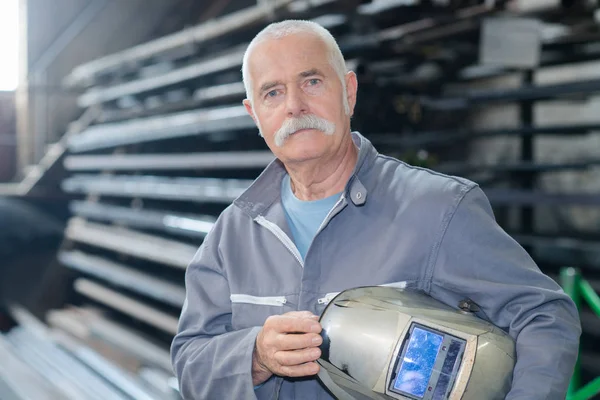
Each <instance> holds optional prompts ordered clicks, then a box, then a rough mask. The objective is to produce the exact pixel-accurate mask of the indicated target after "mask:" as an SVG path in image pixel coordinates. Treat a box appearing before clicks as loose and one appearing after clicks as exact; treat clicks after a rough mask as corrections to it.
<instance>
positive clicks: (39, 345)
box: [10, 329, 125, 400]
mask: <svg viewBox="0 0 600 400" xmlns="http://www.w3.org/2000/svg"><path fill="white" fill-rule="evenodd" d="M11 333H12V332H11ZM10 340H11V343H13V345H14V346H15V347H17V348H18V351H19V352H20V353H21V354H27V355H28V357H29V360H30V365H32V366H33V367H34V368H36V369H38V371H39V372H40V373H41V374H44V376H47V377H48V379H49V380H51V381H52V382H54V383H55V384H58V385H59V387H60V388H61V389H62V390H63V391H64V392H66V393H67V394H68V396H69V397H68V398H73V399H90V400H92V399H94V400H103V399H115V400H117V399H123V400H125V398H124V397H123V396H122V395H121V393H119V392H118V391H117V390H116V388H114V387H111V386H109V385H107V384H106V382H105V381H103V380H102V379H101V378H100V377H99V376H97V375H95V374H94V373H92V372H91V371H89V370H88V369H86V368H84V366H83V364H81V363H80V362H79V361H78V360H77V359H76V358H75V357H73V356H72V355H71V354H69V353H68V352H66V351H65V350H63V349H61V348H59V347H58V346H56V344H55V343H54V342H52V341H50V340H49V338H48V339H41V338H40V337H37V336H36V335H35V334H33V333H32V332H30V331H28V330H26V329H23V330H19V331H17V332H16V334H15V335H12V334H11V335H10Z"/></svg>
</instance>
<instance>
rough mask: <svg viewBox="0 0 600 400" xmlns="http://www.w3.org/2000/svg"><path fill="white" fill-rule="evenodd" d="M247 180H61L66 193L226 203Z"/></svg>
mask: <svg viewBox="0 0 600 400" xmlns="http://www.w3.org/2000/svg"><path fill="white" fill-rule="evenodd" d="M251 184H252V180H249V179H216V178H167V177H161V176H127V175H125V176H119V175H117V176H100V175H74V176H73V177H71V178H68V179H65V180H64V181H63V182H62V188H63V190H64V191H66V192H70V193H94V194H101V195H106V196H118V197H144V198H150V199H164V200H175V201H191V202H196V203H230V202H232V201H233V200H235V199H236V198H238V197H239V196H240V195H241V194H242V193H243V192H244V191H245V190H246V189H247V188H248V187H249V186H250V185H251Z"/></svg>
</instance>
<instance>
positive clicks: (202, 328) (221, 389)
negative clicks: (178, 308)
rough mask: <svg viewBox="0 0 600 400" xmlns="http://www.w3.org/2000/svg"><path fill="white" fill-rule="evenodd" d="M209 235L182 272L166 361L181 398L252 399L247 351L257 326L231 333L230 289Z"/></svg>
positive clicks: (251, 344)
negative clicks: (177, 316)
mask: <svg viewBox="0 0 600 400" xmlns="http://www.w3.org/2000/svg"><path fill="white" fill-rule="evenodd" d="M213 231H214V228H213ZM214 236H216V235H214V234H213V232H211V233H209V235H208V236H207V237H206V239H205V241H204V243H203V244H202V246H201V247H200V249H199V251H198V253H197V254H196V256H195V257H194V259H193V260H192V262H191V263H190V265H189V266H188V269H187V271H186V278H185V283H186V299H185V303H184V305H183V309H182V312H181V317H180V319H179V327H178V333H177V335H176V336H175V338H174V339H173V343H172V345H171V361H172V363H173V367H174V372H175V375H176V377H177V379H178V380H179V387H180V389H181V395H182V396H183V398H184V399H224V398H230V399H255V398H256V395H255V393H254V387H253V386H252V373H251V370H252V352H253V350H254V343H255V341H256V336H257V334H258V331H259V330H260V327H254V328H248V329H242V330H236V331H234V330H233V329H232V323H231V315H232V314H231V302H230V289H229V284H228V282H227V279H226V277H225V276H224V274H223V271H222V269H221V266H220V257H219V254H218V248H217V246H216V243H215V237H214Z"/></svg>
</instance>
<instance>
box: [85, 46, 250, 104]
mask: <svg viewBox="0 0 600 400" xmlns="http://www.w3.org/2000/svg"><path fill="white" fill-rule="evenodd" d="M244 47H245V46H244ZM244 52H245V48H242V47H241V46H240V48H237V49H234V50H232V51H227V52H226V53H225V54H223V55H221V56H216V57H215V56H211V57H209V58H207V59H204V60H201V61H199V62H197V63H195V64H192V65H188V66H187V67H183V68H179V69H176V70H173V71H170V72H167V73H165V74H162V75H158V76H152V77H149V78H142V79H138V80H134V81H130V82H126V83H122V84H119V85H114V86H110V87H107V88H93V89H90V90H88V91H87V92H86V93H85V94H83V95H82V96H80V97H79V98H78V99H77V103H78V105H79V106H80V107H89V106H91V105H93V104H99V103H104V102H107V101H112V100H116V99H118V98H121V97H124V96H129V95H135V94H139V93H143V92H147V91H150V90H154V89H158V88H162V87H165V86H170V85H175V84H178V83H181V82H185V81H188V80H190V79H195V78H199V77H201V76H205V75H208V74H212V73H215V72H220V71H225V70H228V69H232V68H237V67H239V66H240V65H242V58H243V56H244Z"/></svg>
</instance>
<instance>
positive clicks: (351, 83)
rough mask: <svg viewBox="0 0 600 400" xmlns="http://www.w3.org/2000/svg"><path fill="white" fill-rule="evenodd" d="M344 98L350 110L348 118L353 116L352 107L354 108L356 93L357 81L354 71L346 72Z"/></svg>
mask: <svg viewBox="0 0 600 400" xmlns="http://www.w3.org/2000/svg"><path fill="white" fill-rule="evenodd" d="M345 79H346V96H348V97H347V100H348V106H349V108H350V116H352V115H354V106H356V94H357V92H358V79H357V78H356V74H355V73H354V71H348V73H347V74H346V77H345Z"/></svg>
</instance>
